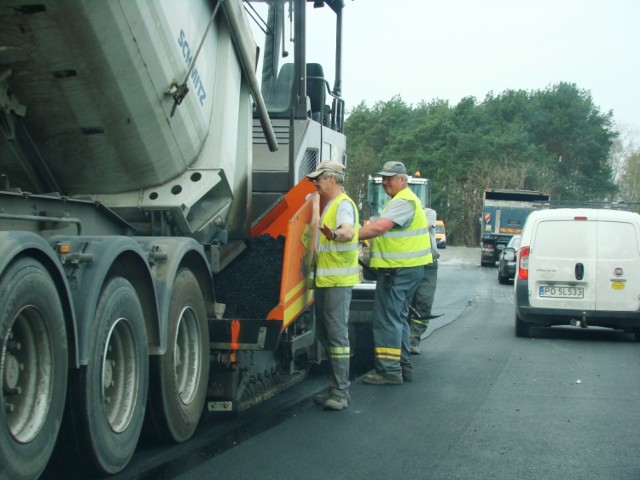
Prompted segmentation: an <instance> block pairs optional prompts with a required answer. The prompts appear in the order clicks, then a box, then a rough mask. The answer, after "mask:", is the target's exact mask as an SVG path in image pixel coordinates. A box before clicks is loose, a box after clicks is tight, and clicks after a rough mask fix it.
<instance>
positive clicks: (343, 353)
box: [329, 347, 351, 358]
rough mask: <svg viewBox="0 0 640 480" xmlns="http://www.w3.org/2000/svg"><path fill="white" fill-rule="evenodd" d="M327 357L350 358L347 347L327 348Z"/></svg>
mask: <svg viewBox="0 0 640 480" xmlns="http://www.w3.org/2000/svg"><path fill="white" fill-rule="evenodd" d="M329 356H330V357H331V358H350V357H351V351H350V350H349V347H329Z"/></svg>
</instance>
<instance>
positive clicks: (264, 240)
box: [213, 235, 285, 318]
mask: <svg viewBox="0 0 640 480" xmlns="http://www.w3.org/2000/svg"><path fill="white" fill-rule="evenodd" d="M284 243H285V238H284V237H283V236H280V237H278V238H277V239H276V238H272V237H271V236H269V235H263V236H260V237H256V238H253V239H251V240H249V241H248V248H247V249H246V250H245V251H244V252H242V254H241V255H240V256H239V257H238V258H237V259H236V260H235V261H233V262H232V263H231V264H230V265H229V266H228V267H227V268H226V269H225V270H224V271H222V272H220V273H219V274H217V275H215V277H214V280H213V281H214V288H215V292H216V301H217V302H218V303H224V304H226V306H227V307H226V309H225V312H224V318H266V316H267V314H268V313H269V312H270V311H271V309H272V308H273V307H275V306H276V305H278V302H279V301H280V279H281V278H282V259H283V258H284Z"/></svg>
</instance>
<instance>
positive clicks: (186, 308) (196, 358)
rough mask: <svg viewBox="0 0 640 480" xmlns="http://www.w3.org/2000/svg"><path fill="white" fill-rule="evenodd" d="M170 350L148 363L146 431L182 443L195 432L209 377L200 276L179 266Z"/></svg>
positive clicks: (173, 294)
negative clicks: (148, 386)
mask: <svg viewBox="0 0 640 480" xmlns="http://www.w3.org/2000/svg"><path fill="white" fill-rule="evenodd" d="M167 338H168V345H167V352H166V353H165V354H164V355H162V356H154V357H152V358H151V363H150V378H151V381H150V394H149V404H148V411H147V424H146V425H145V430H146V429H149V431H146V432H145V433H146V436H147V437H150V438H153V439H155V440H159V441H161V442H164V443H180V442H184V441H186V440H188V439H189V438H191V436H192V435H193V433H194V431H195V429H196V427H197V426H198V422H199V421H200V417H201V415H202V410H203V408H204V403H205V400H206V394H207V380H208V377H209V324H208V318H207V307H206V303H205V300H204V296H203V295H202V292H201V290H200V286H199V284H198V280H197V279H196V277H195V275H194V274H193V273H192V272H191V271H190V270H186V269H184V270H180V271H179V272H178V275H177V276H176V279H175V281H174V283H173V288H172V290H171V303H170V305H169V325H168V336H167Z"/></svg>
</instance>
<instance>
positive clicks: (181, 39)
mask: <svg viewBox="0 0 640 480" xmlns="http://www.w3.org/2000/svg"><path fill="white" fill-rule="evenodd" d="M178 46H179V47H180V48H181V49H182V56H183V58H184V62H185V63H186V64H187V65H190V64H191V62H192V61H193V55H192V53H191V47H190V46H189V42H188V41H187V39H186V38H185V33H184V30H180V35H179V36H178ZM191 81H192V82H193V85H194V87H195V88H196V91H197V92H198V100H199V101H200V105H201V106H204V101H205V99H206V98H207V92H205V90H204V85H203V84H202V80H200V73H198V69H197V68H195V67H194V68H193V70H191Z"/></svg>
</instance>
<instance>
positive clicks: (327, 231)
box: [320, 225, 336, 240]
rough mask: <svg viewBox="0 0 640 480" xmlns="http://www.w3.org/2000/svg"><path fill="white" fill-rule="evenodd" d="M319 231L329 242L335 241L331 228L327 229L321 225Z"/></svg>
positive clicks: (333, 231)
mask: <svg viewBox="0 0 640 480" xmlns="http://www.w3.org/2000/svg"><path fill="white" fill-rule="evenodd" d="M320 231H321V232H322V234H323V235H324V236H325V237H327V238H328V239H329V240H335V238H336V236H335V233H336V232H335V230H334V229H332V228H331V227H328V226H326V225H322V226H321V227H320Z"/></svg>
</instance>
